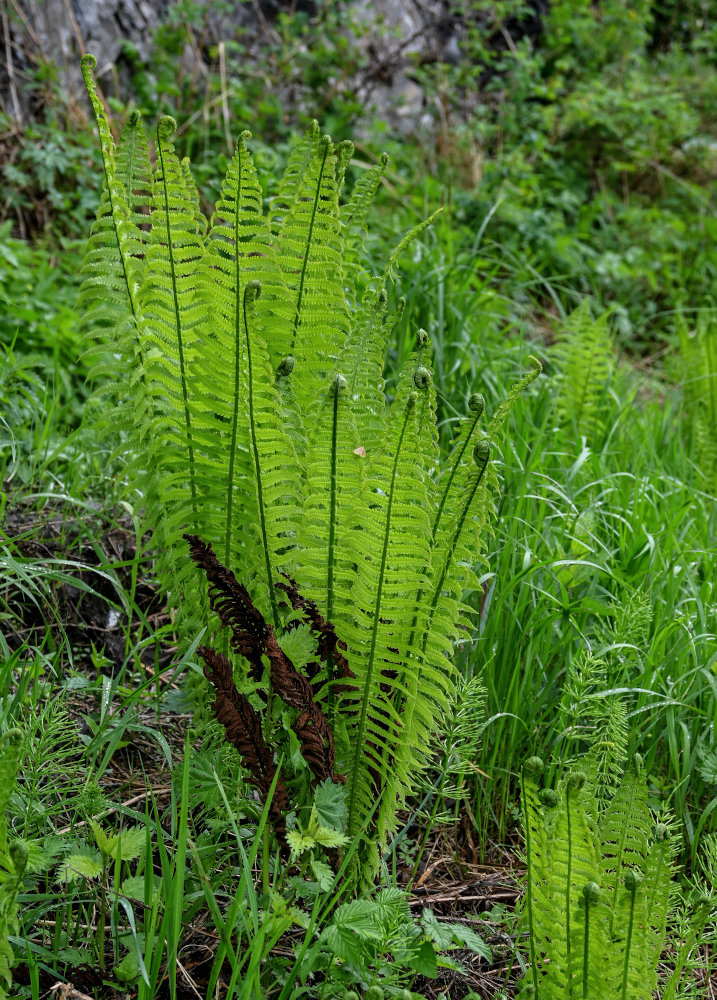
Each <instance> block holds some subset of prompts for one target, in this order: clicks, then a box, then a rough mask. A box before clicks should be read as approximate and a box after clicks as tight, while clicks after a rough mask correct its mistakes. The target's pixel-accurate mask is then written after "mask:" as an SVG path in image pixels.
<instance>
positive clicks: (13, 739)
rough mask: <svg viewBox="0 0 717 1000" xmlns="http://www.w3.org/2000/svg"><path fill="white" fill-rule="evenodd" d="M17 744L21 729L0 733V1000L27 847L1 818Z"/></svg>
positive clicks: (7, 983) (10, 959)
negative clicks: (9, 832) (13, 836)
mask: <svg viewBox="0 0 717 1000" xmlns="http://www.w3.org/2000/svg"><path fill="white" fill-rule="evenodd" d="M21 747H22V732H21V730H19V729H10V730H8V731H7V732H6V733H4V734H3V735H2V736H0V1000H3V998H4V997H6V996H8V994H7V991H6V988H5V987H6V986H10V984H11V982H12V978H11V974H10V969H11V967H12V963H13V954H12V948H11V947H10V942H9V940H8V938H9V936H10V935H11V934H17V933H18V922H17V903H16V897H17V893H18V890H19V888H20V880H21V879H22V875H23V872H24V871H25V865H26V864H27V847H26V846H25V844H24V843H23V842H22V841H20V840H12V841H8V836H7V832H8V831H7V822H6V819H5V812H6V810H7V807H8V805H9V803H10V796H11V795H12V791H13V786H14V784H15V777H16V775H17V768H18V764H19V761H20V750H21Z"/></svg>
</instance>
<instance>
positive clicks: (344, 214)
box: [341, 153, 388, 312]
mask: <svg viewBox="0 0 717 1000" xmlns="http://www.w3.org/2000/svg"><path fill="white" fill-rule="evenodd" d="M387 167H388V154H387V153H383V154H382V155H381V159H380V161H379V163H378V164H377V165H376V166H375V167H372V168H371V169H370V170H367V171H366V172H365V173H364V174H362V175H361V177H359V179H358V180H357V181H356V184H355V185H354V188H353V191H352V192H351V198H350V200H349V201H348V202H347V203H346V204H345V205H344V206H343V207H342V208H341V225H342V229H343V233H344V281H345V282H346V289H347V291H346V294H347V297H348V301H349V307H350V309H351V311H352V312H353V311H355V309H356V302H357V289H358V286H359V282H360V280H361V276H362V273H363V272H362V266H361V251H362V249H363V247H364V245H365V238H366V219H367V217H368V213H369V209H370V208H371V205H372V204H373V200H374V198H375V197H376V192H377V191H378V188H379V185H380V184H381V178H382V177H383V175H384V174H385V172H386V168H387Z"/></svg>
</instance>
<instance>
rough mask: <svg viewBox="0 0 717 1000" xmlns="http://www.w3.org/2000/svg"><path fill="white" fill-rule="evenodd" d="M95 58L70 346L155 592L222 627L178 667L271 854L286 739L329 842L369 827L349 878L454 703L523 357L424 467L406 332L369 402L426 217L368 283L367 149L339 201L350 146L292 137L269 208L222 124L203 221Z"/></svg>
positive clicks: (376, 176)
mask: <svg viewBox="0 0 717 1000" xmlns="http://www.w3.org/2000/svg"><path fill="white" fill-rule="evenodd" d="M93 65H94V60H93V58H92V57H90V56H85V57H84V59H83V61H82V68H83V73H84V75H85V80H86V83H87V87H88V92H89V94H90V98H91V100H92V103H93V107H94V110H95V114H96V118H97V123H98V130H99V135H100V140H101V145H102V155H103V163H104V169H105V189H104V193H103V197H102V202H101V204H100V208H99V211H98V217H97V222H96V224H95V227H94V229H93V232H92V235H91V237H90V241H89V245H88V251H87V258H86V263H85V274H86V280H85V283H84V287H83V293H82V295H83V301H84V305H85V309H86V315H87V328H88V329H87V336H88V339H89V341H90V343H91V350H92V352H93V354H94V357H95V358H96V362H95V365H96V369H95V370H96V374H97V376H98V377H100V378H104V377H106V376H108V375H109V376H110V378H111V381H110V384H109V387H108V386H107V383H102V384H101V385H100V389H99V392H100V394H101V396H100V398H101V399H106V402H107V404H108V406H107V408H106V412H107V415H108V416H109V424H110V426H111V427H112V428H115V429H116V428H117V427H120V428H121V429H122V431H123V433H124V434H125V435H126V438H127V443H128V449H127V450H128V456H129V457H128V460H127V478H128V481H129V483H130V485H131V488H132V489H133V490H134V491H135V497H136V500H137V504H138V506H140V507H141V506H143V507H144V508H145V525H146V527H147V528H148V529H150V530H151V531H152V532H153V541H154V546H155V548H156V549H157V551H158V553H159V562H158V570H159V574H160V579H161V582H162V585H163V588H164V590H165V592H166V593H168V595H169V600H170V602H171V604H172V605H173V606H174V607H175V608H176V610H177V619H176V620H177V624H178V626H179V628H180V630H181V631H182V632H183V634H184V635H185V636H186V635H188V634H190V633H191V632H192V631H195V630H198V629H199V628H201V627H202V626H204V625H206V624H207V622H209V633H210V635H211V634H212V633H216V632H217V619H219V621H221V624H222V625H224V626H225V627H226V628H228V629H229V630H230V632H231V638H230V639H225V638H224V637H221V640H220V641H221V643H222V648H221V649H219V648H217V649H214V648H212V647H210V646H208V645H207V646H205V647H203V652H202V654H201V655H203V657H204V660H205V663H206V673H207V676H208V677H209V679H210V680H211V682H212V683H213V685H214V687H215V692H216V696H217V701H216V706H215V707H216V711H217V715H218V717H219V718H220V721H222V722H223V724H224V725H225V728H226V731H227V737H228V738H229V739H230V740H231V742H232V743H233V744H234V745H235V746H236V747H237V749H238V750H239V753H240V755H241V757H242V760H243V761H244V763H245V765H246V768H247V771H248V773H249V774H250V776H251V780H252V783H253V784H254V786H255V787H256V788H257V789H259V791H260V793H261V794H262V795H263V797H264V798H268V797H269V796H270V794H271V788H272V787H273V788H274V792H273V799H272V813H271V819H272V824H273V827H274V831H275V833H276V835H277V838H278V840H279V842H280V843H286V831H285V828H284V820H285V817H286V815H287V812H288V811H290V807H291V806H292V805H294V806H297V807H299V808H302V807H306V808H307V809H308V808H309V807H310V805H309V803H308V802H306V801H305V796H304V800H302V796H301V795H300V794H299V795H298V796H297V795H296V794H294V792H293V791H292V787H291V786H292V782H286V781H285V777H286V775H285V771H286V767H280V768H279V769H277V768H276V767H275V765H274V756H275V750H276V749H277V747H279V746H281V745H282V741H284V740H286V739H287V738H289V740H290V742H289V748H288V749H289V753H288V756H289V757H291V758H292V767H293V765H294V763H296V764H297V766H299V769H301V768H300V757H301V754H303V756H304V760H305V763H306V765H308V771H310V778H309V779H308V780H310V781H311V783H313V784H316V783H317V782H318V783H323V782H325V781H327V780H329V781H335V782H338V781H342V780H344V779H345V781H346V820H345V834H346V835H347V836H348V837H349V838H351V839H353V838H355V837H357V836H359V835H361V834H362V832H363V833H366V844H367V848H368V849H367V852H366V855H365V856H362V858H361V861H362V863H363V864H364V866H365V872H367V873H368V874H369V876H370V874H371V873H372V872H373V871H374V870H375V868H376V866H377V864H378V859H379V850H380V847H381V845H383V844H385V842H386V839H387V836H388V833H389V832H390V831H391V830H392V828H393V826H394V821H395V815H396V810H397V808H398V806H399V805H400V803H402V802H403V801H404V800H405V797H406V795H407V794H408V793H409V792H410V791H411V790H412V789H413V788H415V786H416V782H417V781H418V779H419V777H420V774H421V771H422V770H424V769H425V768H426V766H427V764H428V762H429V760H430V752H431V751H430V745H431V736H432V733H433V732H434V730H435V728H436V723H437V720H438V719H440V717H441V715H442V714H443V713H444V712H446V711H447V710H448V708H449V707H450V705H451V703H452V699H453V696H454V680H455V676H454V668H453V664H452V660H453V653H454V649H455V647H456V646H457V645H458V644H459V643H460V642H462V641H464V640H465V639H466V637H467V635H468V634H470V631H471V630H472V628H473V620H474V615H473V612H472V609H471V608H470V607H469V606H468V604H467V602H466V599H465V598H466V594H468V593H469V592H471V591H475V590H477V589H478V588H479V584H478V580H477V576H476V574H475V572H474V568H473V567H474V566H475V564H476V563H477V562H478V561H479V560H480V558H481V555H482V553H483V552H484V550H485V535H486V532H487V530H488V526H489V520H490V517H491V515H492V513H493V493H494V491H495V489H496V487H497V476H496V473H495V471H494V469H493V467H492V465H491V462H490V452H491V443H492V442H493V441H494V440H495V439H496V438H497V436H498V435H499V433H500V430H501V426H502V425H503V423H504V421H505V419H506V417H507V415H508V413H509V412H510V409H511V407H512V405H513V403H514V402H515V400H516V398H517V397H518V395H519V394H520V393H521V392H522V391H523V389H524V388H525V387H526V386H527V385H528V384H529V383H530V382H531V381H532V380H533V379H534V378H535V377H536V376H537V374H538V373H539V371H540V365H539V363H538V362H534V364H533V366H532V368H531V370H530V371H529V372H528V373H527V374H526V375H525V376H524V377H523V378H522V379H520V380H519V381H518V382H517V383H516V385H515V386H514V387H513V388H512V390H511V391H510V392H509V393H508V396H507V398H506V400H505V401H504V402H503V403H502V404H501V405H500V406H499V407H498V408H497V410H496V411H495V413H494V414H493V416H492V419H491V420H490V421H489V422H488V423H487V426H486V428H485V430H484V429H482V428H481V424H480V421H481V417H482V412H483V408H484V403H483V400H482V397H480V396H479V395H477V394H476V395H475V396H473V397H471V399H470V401H469V408H468V413H467V415H466V417H465V419H464V421H463V422H462V423H461V424H460V426H459V429H458V433H457V437H456V440H455V443H454V445H453V447H452V448H451V449H450V451H449V452H448V454H447V455H444V456H441V455H440V453H439V448H438V430H437V422H436V394H435V389H434V386H433V377H432V374H431V344H430V339H429V337H428V335H427V334H426V333H425V331H419V333H418V337H417V342H416V348H415V351H414V352H413V353H412V354H411V355H410V356H409V358H408V359H407V361H406V363H405V365H404V367H403V370H402V371H401V373H400V376H399V380H398V384H397V386H396V389H395V394H394V397H393V399H392V400H390V401H389V400H387V398H386V396H385V394H384V392H383V365H384V359H385V356H386V352H387V347H388V340H389V337H390V334H391V331H392V329H393V327H394V325H395V322H396V320H397V318H398V315H400V310H401V304H400V302H399V304H398V307H397V310H395V311H394V310H390V309H389V308H388V295H387V286H388V283H389V281H390V280H391V279H392V277H393V275H394V273H395V271H396V270H397V267H398V263H399V259H400V257H401V254H402V253H403V252H404V251H405V249H406V247H407V246H408V245H409V244H410V242H411V240H412V239H414V238H415V236H416V235H417V234H418V233H420V232H421V231H422V230H423V229H424V228H425V226H426V225H428V224H429V222H430V221H431V220H430V219H429V220H426V222H423V223H421V224H419V225H418V226H416V227H415V228H414V230H412V231H411V232H409V233H408V234H406V235H405V236H404V237H403V239H402V240H400V241H399V242H398V244H397V246H396V248H395V250H394V251H393V252H392V253H391V254H390V255H389V257H388V262H387V264H386V266H385V268H384V270H383V272H382V273H381V274H379V275H378V276H372V275H371V274H369V273H368V272H366V271H365V269H364V266H363V264H362V260H363V241H364V237H365V222H366V216H367V212H368V209H369V207H370V205H371V201H372V198H373V196H374V194H375V192H376V190H377V187H378V184H379V182H380V180H381V176H382V174H383V171H384V170H385V167H386V163H387V160H386V158H385V157H384V158H383V159H382V160H381V162H380V163H379V164H378V165H377V166H376V167H375V168H373V169H372V170H370V171H368V172H367V173H366V174H365V175H364V176H363V177H362V179H361V180H360V181H359V182H357V184H356V185H355V187H354V189H353V191H352V193H351V195H350V196H349V197H348V198H347V199H343V198H342V194H343V186H344V180H345V175H346V167H347V165H348V162H349V160H350V158H351V155H352V151H353V147H352V145H351V143H348V142H343V143H339V144H338V145H336V144H334V143H333V142H332V140H331V139H330V137H328V136H321V135H319V131H318V125H317V124H316V123H314V124H313V125H312V126H311V127H310V128H309V130H308V131H307V133H306V135H305V136H304V137H303V139H302V140H301V141H300V142H299V143H298V144H297V146H296V148H295V149H294V151H293V153H292V154H291V156H290V158H289V161H288V164H287V168H286V171H285V173H284V175H283V178H282V179H281V181H280V182H279V186H278V194H277V196H276V197H275V198H274V199H273V202H272V204H271V205H270V207H269V211H268V212H267V211H266V210H265V206H264V200H263V197H262V188H261V185H260V182H259V177H258V175H257V171H256V168H255V164H254V161H253V158H252V154H251V151H250V148H249V140H250V138H251V136H250V133H248V132H243V133H242V134H241V136H240V138H239V141H238V143H237V147H236V153H235V155H234V157H233V159H232V160H231V162H230V163H229V167H228V169H227V173H226V177H225V179H224V182H223V185H222V189H221V195H220V197H219V200H218V201H217V203H216V206H215V208H214V210H213V212H212V214H211V217H210V219H209V220H208V221H207V220H205V219H204V217H203V216H202V214H201V212H200V209H199V199H198V195H197V191H196V187H195V185H194V182H193V180H192V178H191V173H190V169H189V164H188V161H186V160H184V161H180V160H179V158H178V156H177V154H176V152H175V149H174V146H173V145H172V142H171V135H172V133H173V131H174V130H175V128H176V123H175V122H174V120H173V119H171V118H168V117H165V118H162V119H161V120H160V121H159V123H158V126H157V130H156V135H155V142H154V158H155V160H156V168H155V171H154V175H153V176H152V177H151V178H150V175H149V173H148V168H147V163H148V158H147V143H146V140H145V139H144V136H143V131H142V125H141V121H140V119H139V116H138V115H136V114H134V115H132V116H131V117H130V119H129V122H128V125H127V127H126V129H125V132H124V133H123V135H122V137H121V138H120V143H119V147H118V148H115V145H114V141H113V139H112V135H111V130H110V126H109V122H108V120H107V117H106V114H105V111H104V107H103V105H102V102H101V101H100V100H99V97H98V96H97V93H96V90H95V84H94V81H93V79H92V77H91V69H92V66H93ZM130 150H135V154H136V155H132V156H130V154H129V151H130ZM102 394H106V395H102ZM110 403H111V406H112V408H111V409H110V408H109V404H110ZM183 535H184V537H185V538H187V539H188V540H189V542H190V546H191V553H192V558H193V559H194V561H195V562H196V563H197V565H199V566H200V567H201V568H202V569H203V570H204V571H205V572H206V574H207V578H208V580H209V584H210V587H209V605H207V599H206V596H205V591H204V587H203V586H201V584H200V581H199V578H198V576H197V574H196V573H195V572H194V568H193V565H192V561H191V560H190V559H189V558H188V557H187V549H186V545H185V542H184V541H183V537H182V536H183ZM210 609H211V612H213V616H211V617H210ZM304 640H308V642H306V641H304ZM229 654H233V656H234V659H233V660H232V659H231V658H230V655H229ZM299 654H301V656H300V658H297V657H298V656H299ZM304 654H306V655H304ZM292 657H294V659H296V662H294V661H293V659H292ZM234 674H236V677H234ZM250 694H254V695H255V696H256V697H258V698H259V700H261V702H262V706H261V708H258V707H257V705H256V704H252V702H251V701H250V700H249V697H248V696H249V695H250ZM289 731H290V732H291V733H292V734H293V737H294V742H293V743H292V742H291V737H290V736H289ZM297 742H298V747H297ZM292 748H293V750H292ZM299 748H300V752H299ZM297 755H298V756H297ZM303 776H304V779H307V770H306V768H305V769H304V772H303ZM293 787H294V788H295V787H296V782H293ZM304 791H306V789H305V788H304ZM292 795H293V798H292ZM439 798H440V796H439ZM369 817H372V819H371V820H370V823H369V819H368V818H369ZM367 824H369V826H368V830H367ZM341 833H342V834H343V833H344V831H341Z"/></svg>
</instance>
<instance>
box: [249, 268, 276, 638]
mask: <svg viewBox="0 0 717 1000" xmlns="http://www.w3.org/2000/svg"><path fill="white" fill-rule="evenodd" d="M260 295H261V282H260V281H249V282H248V283H247V286H246V288H245V289H244V297H243V299H242V310H243V314H244V334H245V344H246V359H247V362H246V363H247V382H248V396H249V436H250V438H251V449H252V455H253V456H254V475H255V477H256V491H257V500H258V507H259V524H260V527H261V542H262V545H263V547H264V562H265V564H266V583H267V587H268V588H269V600H270V601H271V614H272V617H273V619H274V627H275V628H278V627H279V608H278V605H277V602H276V593H275V590H274V574H273V572H272V568H271V553H270V551H269V536H268V533H267V529H266V511H265V509H264V487H263V483H262V474H261V462H260V460H259V445H258V443H257V439H256V424H255V414H254V377H253V372H252V358H251V338H250V337H249V309H250V307H251V306H252V305H253V304H254V303H255V302H256V300H257V299H258V298H259V296H260Z"/></svg>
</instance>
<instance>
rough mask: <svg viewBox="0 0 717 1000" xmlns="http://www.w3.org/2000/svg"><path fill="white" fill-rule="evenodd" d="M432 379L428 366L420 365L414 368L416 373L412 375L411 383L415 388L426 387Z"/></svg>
mask: <svg viewBox="0 0 717 1000" xmlns="http://www.w3.org/2000/svg"><path fill="white" fill-rule="evenodd" d="M432 381H433V376H432V375H431V373H430V371H429V370H428V368H424V367H423V366H422V365H421V367H420V368H417V369H416V374H415V375H414V376H413V384H414V385H415V387H416V388H417V389H427V388H428V386H429V385H430V384H431V382H432Z"/></svg>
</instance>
